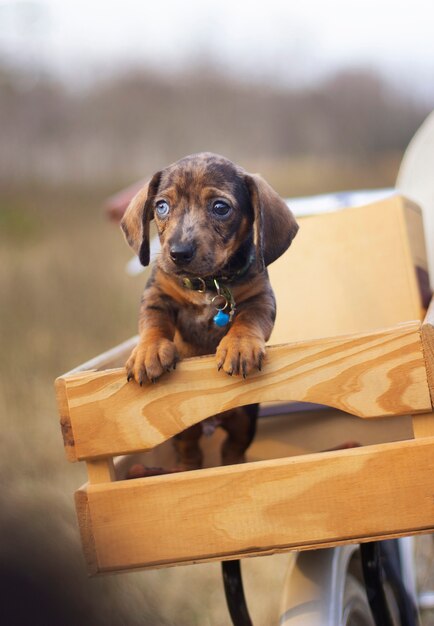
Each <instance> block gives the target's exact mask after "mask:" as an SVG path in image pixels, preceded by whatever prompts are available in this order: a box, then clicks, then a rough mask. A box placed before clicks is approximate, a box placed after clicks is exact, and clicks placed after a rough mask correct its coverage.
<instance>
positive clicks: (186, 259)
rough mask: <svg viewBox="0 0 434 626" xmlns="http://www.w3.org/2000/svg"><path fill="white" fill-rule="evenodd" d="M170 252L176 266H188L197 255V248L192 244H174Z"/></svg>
mask: <svg viewBox="0 0 434 626" xmlns="http://www.w3.org/2000/svg"><path fill="white" fill-rule="evenodd" d="M169 252H170V258H171V259H172V261H173V262H174V263H176V265H187V263H190V261H191V260H192V259H193V257H194V255H195V253H196V246H195V245H194V244H192V243H174V244H172V245H171V246H170V250H169Z"/></svg>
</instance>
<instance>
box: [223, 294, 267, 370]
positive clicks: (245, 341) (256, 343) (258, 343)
mask: <svg viewBox="0 0 434 626" xmlns="http://www.w3.org/2000/svg"><path fill="white" fill-rule="evenodd" d="M275 317H276V308H275V300H274V296H273V294H272V292H271V290H270V291H269V292H268V293H259V294H257V295H255V296H254V297H251V298H249V299H248V300H247V301H245V302H243V303H242V304H240V305H237V312H236V314H235V317H234V320H233V322H232V326H231V328H230V329H229V331H228V333H227V334H226V335H225V336H224V337H223V339H222V340H221V341H220V343H219V345H218V347H217V351H216V358H217V367H218V369H219V370H220V369H223V371H225V372H226V374H229V375H230V376H232V374H235V375H237V374H242V375H243V377H244V378H245V377H246V376H247V374H249V373H250V372H251V371H252V370H254V369H258V370H260V369H261V367H262V361H263V359H264V356H265V342H266V341H268V339H269V337H270V335H271V331H272V330H273V325H274V320H275Z"/></svg>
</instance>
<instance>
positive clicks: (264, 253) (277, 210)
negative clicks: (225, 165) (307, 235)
mask: <svg viewBox="0 0 434 626" xmlns="http://www.w3.org/2000/svg"><path fill="white" fill-rule="evenodd" d="M245 181H246V185H247V189H248V190H249V194H250V201H251V203H252V207H253V213H254V225H253V228H254V235H255V246H256V256H257V263H258V269H259V271H262V270H263V269H264V268H265V266H267V265H270V263H273V261H275V260H276V259H278V258H279V257H280V256H281V255H282V254H283V253H284V252H285V250H287V249H288V248H289V246H290V245H291V242H292V240H293V239H294V237H295V235H296V234H297V231H298V224H297V222H296V221H295V218H294V216H293V214H292V213H291V211H290V210H289V208H288V206H287V204H286V202H284V201H283V200H282V198H281V197H280V196H279V195H278V194H277V193H276V192H275V191H274V189H273V188H272V187H271V186H270V185H269V184H268V183H267V182H266V181H265V180H264V179H263V178H262V177H261V176H259V174H248V175H246V176H245Z"/></svg>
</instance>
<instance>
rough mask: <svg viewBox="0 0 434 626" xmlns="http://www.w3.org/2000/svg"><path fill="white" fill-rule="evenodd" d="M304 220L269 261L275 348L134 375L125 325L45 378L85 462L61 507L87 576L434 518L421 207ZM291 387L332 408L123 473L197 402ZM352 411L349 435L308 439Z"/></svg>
mask: <svg viewBox="0 0 434 626" xmlns="http://www.w3.org/2000/svg"><path fill="white" fill-rule="evenodd" d="M301 222H302V223H301V230H300V234H299V236H298V237H297V239H296V241H295V243H294V246H293V247H292V248H291V249H290V250H289V251H288V253H287V254H285V255H284V257H282V258H281V259H279V260H278V261H277V262H276V263H275V264H274V265H273V266H272V267H271V272H270V273H271V279H272V282H273V286H274V288H275V291H276V294H277V302H278V309H279V313H278V320H277V323H276V328H275V332H274V334H273V337H272V342H273V341H274V342H278V343H279V344H280V345H271V346H270V347H269V348H268V352H267V360H266V363H265V366H264V369H263V371H262V372H261V373H257V374H253V375H252V376H249V377H248V378H247V380H243V379H239V378H235V377H227V376H226V375H224V374H223V373H222V372H217V371H216V366H215V361H214V357H212V356H210V357H200V358H194V359H189V360H186V361H183V362H182V363H181V364H180V365H179V367H178V368H177V370H176V371H175V372H173V373H171V374H170V375H168V376H167V377H163V379H162V380H161V381H159V382H158V383H157V384H156V385H151V384H149V385H145V386H144V387H142V388H141V387H139V386H138V385H137V384H135V383H133V382H131V383H127V382H126V378H125V372H124V370H123V367H122V364H123V362H124V361H125V359H126V357H127V355H128V354H129V352H130V350H131V347H132V345H134V342H135V339H134V338H133V339H132V340H130V341H129V342H126V344H123V345H122V346H120V347H118V348H117V349H114V350H112V351H111V352H109V353H107V354H106V355H102V356H101V357H99V358H97V359H95V360H93V361H91V362H89V363H87V364H85V365H84V366H81V367H80V368H77V369H76V370H74V371H73V372H70V373H69V374H65V375H64V376H61V377H60V378H58V379H57V381H56V389H57V397H58V405H59V410H60V415H61V424H62V431H63V435H64V441H65V449H66V453H67V457H68V459H69V460H71V461H76V460H80V461H82V460H83V461H85V462H86V464H87V468H88V475H89V482H88V483H87V484H86V485H84V486H83V487H82V488H81V489H80V490H79V491H78V492H77V494H76V504H77V513H78V519H79V524H80V530H81V534H82V540H83V547H84V552H85V555H86V559H87V563H88V567H89V571H90V572H91V573H93V574H94V573H100V572H108V571H118V570H120V571H122V570H129V569H136V568H149V567H162V566H168V565H179V564H184V563H191V562H202V561H209V560H222V559H231V558H234V557H239V556H248V555H258V554H270V553H273V552H279V551H283V550H292V549H308V548H313V547H324V546H334V545H338V544H341V543H344V542H358V541H367V540H370V539H373V538H375V539H377V538H388V537H397V536H402V535H407V534H412V533H421V532H427V531H428V530H430V531H431V530H434V498H433V494H434V473H433V469H434V467H433V466H434V416H433V413H432V411H433V408H432V406H433V405H432V398H433V391H434V384H433V367H434V305H431V307H430V310H429V311H428V313H427V317H426V319H425V321H424V322H423V323H422V322H421V321H420V319H421V313H422V310H423V300H424V295H423V288H424V286H426V284H427V281H426V278H427V274H426V254H425V247H424V240H423V227H422V220H421V215H420V211H419V210H418V208H417V207H415V206H414V205H412V204H410V203H408V202H407V201H406V200H405V199H403V198H400V197H395V198H391V199H390V200H387V201H383V202H381V203H376V204H373V205H370V206H368V207H362V208H359V209H348V210H345V211H339V212H336V213H331V214H327V215H322V216H318V217H309V218H305V219H303V220H301ZM421 287H422V289H421ZM421 294H422V295H421ZM340 331H341V332H340ZM283 342H285V343H283ZM289 401H291V402H307V403H314V404H321V405H327V406H328V407H332V410H330V411H326V410H314V411H298V412H294V411H292V412H291V411H290V412H287V409H286V408H285V409H280V411H281V413H282V415H280V416H276V417H274V418H267V419H264V420H262V421H261V420H260V428H259V435H258V438H257V440H256V441H255V442H254V444H253V445H252V447H251V449H250V451H249V455H250V457H249V462H247V463H245V464H243V465H238V466H229V467H219V466H218V458H217V453H216V451H217V449H218V445H219V435H218V433H216V434H215V435H214V436H213V438H212V439H211V440H208V441H206V442H205V448H206V465H207V467H205V468H204V469H202V470H197V471H191V472H184V473H179V474H171V475H162V476H155V477H148V478H139V479H135V480H125V479H124V473H125V466H126V465H128V464H131V463H132V462H134V460H135V458H136V457H135V456H134V455H137V454H143V453H145V455H146V456H145V458H146V459H147V460H149V461H150V464H151V465H152V464H154V463H153V461H156V463H155V464H157V465H158V464H160V462H161V459H163V462H164V463H170V455H171V446H170V442H169V441H168V440H169V439H170V438H171V437H173V435H175V434H176V433H179V432H181V431H182V430H184V429H185V428H187V427H188V426H191V425H193V424H195V423H198V422H199V421H201V420H203V419H205V418H206V417H208V416H210V415H213V414H215V413H218V412H220V411H224V410H227V409H229V408H231V407H235V406H240V405H244V404H248V403H252V402H261V403H278V402H286V403H287V402H289ZM265 406H267V404H265ZM273 406H274V412H276V408H275V404H274V405H273ZM277 410H278V409H277ZM352 416H357V417H358V418H364V419H363V420H358V419H355V418H354V417H352ZM371 418H380V419H379V420H373V419H371ZM355 424H357V428H358V433H357V435H356V436H357V440H358V441H360V442H361V443H363V444H364V445H363V447H358V448H352V449H344V450H332V451H329V452H322V453H321V452H319V451H320V450H321V449H324V448H328V447H332V446H333V445H335V444H336V443H339V442H340V441H346V440H348V438H349V435H348V433H354V426H355ZM302 427H304V430H305V432H306V434H307V437H306V438H305V440H304V442H303V439H302V438H300V432H301V430H302ZM324 428H325V430H324ZM357 428H356V430H357ZM340 431H342V434H341V435H340ZM413 432H414V436H413ZM296 433H297V436H296ZM321 433H322V434H321ZM324 433H326V434H325V435H324ZM330 433H334V437H335V439H336V441H334V440H333V441H332V440H330ZM119 455H132V456H123V457H121V458H118V459H117V460H116V462H115V463H114V462H113V458H114V457H119Z"/></svg>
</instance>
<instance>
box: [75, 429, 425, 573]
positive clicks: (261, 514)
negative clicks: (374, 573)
mask: <svg viewBox="0 0 434 626" xmlns="http://www.w3.org/2000/svg"><path fill="white" fill-rule="evenodd" d="M433 489H434V438H432V437H431V438H426V439H420V440H412V441H405V442H399V443H390V444H378V445H374V446H369V447H366V448H355V449H352V450H343V451H338V452H328V453H323V454H312V455H306V456H302V457H293V458H290V459H279V460H272V461H262V462H258V463H249V464H245V465H241V466H230V467H222V468H214V469H207V470H200V471H194V472H185V473H182V474H173V475H170V476H157V477H153V478H142V479H137V480H132V481H121V482H118V483H111V484H107V485H91V486H88V488H87V496H86V507H85V509H86V511H87V512H88V515H89V517H86V519H85V524H84V526H83V530H82V535H83V538H84V540H85V550H86V553H87V554H88V555H89V554H90V555H91V557H92V558H90V557H88V560H89V562H90V563H91V564H92V567H93V571H95V560H94V557H95V556H96V561H97V565H96V568H97V570H98V571H100V572H104V571H110V570H114V569H132V568H139V567H157V566H163V565H164V566H167V565H176V564H182V563H186V562H193V561H194V562H198V561H203V560H221V559H225V558H235V557H239V556H246V555H253V554H268V553H272V552H275V551H280V550H289V549H297V550H298V549H307V548H315V547H324V546H331V545H338V544H339V543H343V542H352V541H365V540H369V539H373V538H375V539H378V538H382V539H383V538H390V537H396V536H401V535H407V534H411V533H417V532H427V531H432V530H433V529H434V500H433V496H432V494H433ZM81 497H82V498H83V497H84V494H83V493H82V494H81ZM81 506H82V509H83V506H84V505H83V503H82V505H81ZM87 544H89V545H87Z"/></svg>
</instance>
